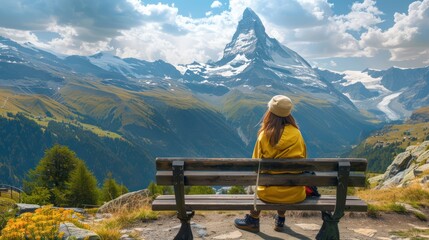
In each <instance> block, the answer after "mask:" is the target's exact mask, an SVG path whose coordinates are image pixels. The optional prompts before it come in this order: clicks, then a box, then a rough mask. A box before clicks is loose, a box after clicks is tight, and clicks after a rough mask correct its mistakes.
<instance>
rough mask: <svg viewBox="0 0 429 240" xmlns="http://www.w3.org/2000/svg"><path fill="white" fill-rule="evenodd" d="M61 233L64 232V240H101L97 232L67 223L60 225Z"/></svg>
mask: <svg viewBox="0 0 429 240" xmlns="http://www.w3.org/2000/svg"><path fill="white" fill-rule="evenodd" d="M59 232H63V233H64V236H63V239H76V240H83V239H85V240H100V239H101V238H100V236H98V235H97V234H96V233H95V232H93V231H90V230H87V229H82V228H78V227H76V226H75V225H74V224H73V223H70V222H65V223H61V224H60V229H59Z"/></svg>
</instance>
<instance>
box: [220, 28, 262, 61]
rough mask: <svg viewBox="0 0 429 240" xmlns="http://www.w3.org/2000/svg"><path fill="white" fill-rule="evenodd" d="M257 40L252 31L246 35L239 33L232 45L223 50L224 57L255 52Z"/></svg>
mask: <svg viewBox="0 0 429 240" xmlns="http://www.w3.org/2000/svg"><path fill="white" fill-rule="evenodd" d="M257 40H258V38H257V37H256V35H255V31H254V30H253V29H252V30H250V31H249V32H247V33H240V35H238V37H237V38H236V39H235V42H234V44H231V45H230V46H227V47H226V48H225V50H224V52H225V56H229V55H234V54H240V53H246V52H253V51H255V48H256V42H257Z"/></svg>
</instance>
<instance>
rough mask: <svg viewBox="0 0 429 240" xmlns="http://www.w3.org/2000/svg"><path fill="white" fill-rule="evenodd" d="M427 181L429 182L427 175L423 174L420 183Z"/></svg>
mask: <svg viewBox="0 0 429 240" xmlns="http://www.w3.org/2000/svg"><path fill="white" fill-rule="evenodd" d="M428 182H429V176H424V177H423V178H422V181H421V183H423V184H425V183H428Z"/></svg>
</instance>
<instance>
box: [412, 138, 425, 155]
mask: <svg viewBox="0 0 429 240" xmlns="http://www.w3.org/2000/svg"><path fill="white" fill-rule="evenodd" d="M428 147H429V141H424V142H422V143H421V144H419V145H418V146H417V147H416V148H414V149H413V150H412V151H411V154H412V155H413V156H415V157H418V156H420V155H422V154H423V152H426V151H427V150H428Z"/></svg>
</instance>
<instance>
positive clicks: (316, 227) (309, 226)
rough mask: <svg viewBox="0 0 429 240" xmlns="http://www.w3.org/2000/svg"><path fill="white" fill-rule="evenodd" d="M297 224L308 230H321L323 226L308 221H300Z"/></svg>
mask: <svg viewBox="0 0 429 240" xmlns="http://www.w3.org/2000/svg"><path fill="white" fill-rule="evenodd" d="M295 225H296V226H298V227H300V228H302V229H303V230H306V231H319V230H320V227H321V226H320V225H317V224H307V223H298V224H295Z"/></svg>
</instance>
